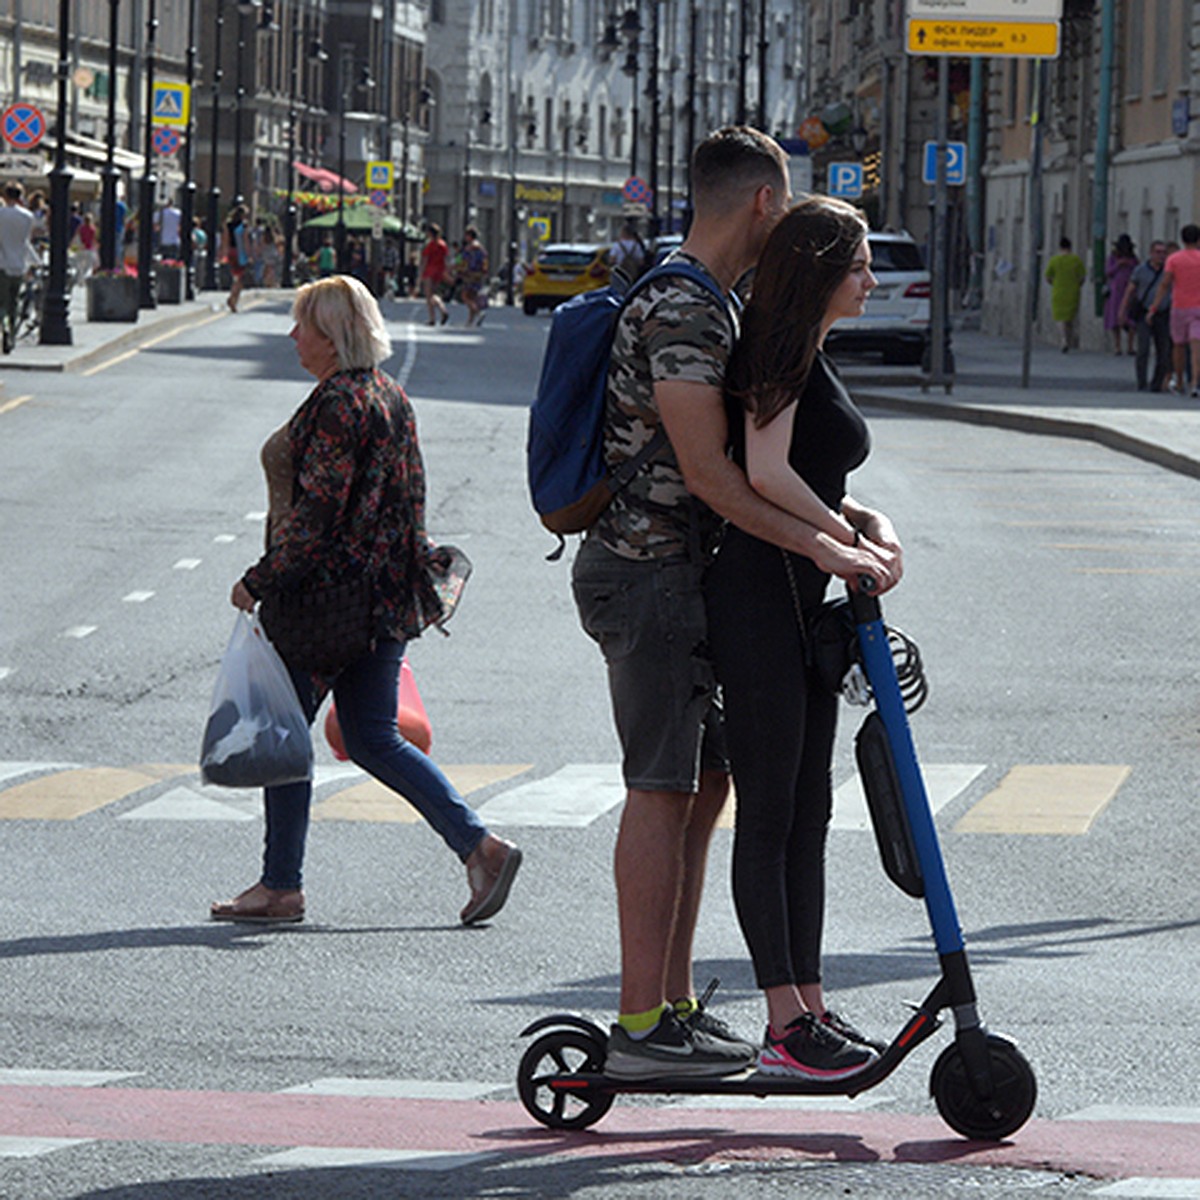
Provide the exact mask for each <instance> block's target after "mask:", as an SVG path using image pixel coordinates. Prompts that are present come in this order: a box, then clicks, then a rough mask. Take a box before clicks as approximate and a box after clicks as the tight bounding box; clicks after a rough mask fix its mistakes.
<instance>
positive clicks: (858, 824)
mask: <svg viewBox="0 0 1200 1200" xmlns="http://www.w3.org/2000/svg"><path fill="white" fill-rule="evenodd" d="M986 769H987V767H986V766H983V765H980V764H978V763H930V764H927V765H923V766H922V768H921V777H922V778H923V779H924V781H925V791H926V794H927V795H928V797H929V808H930V810H931V811H932V812H935V813H936V812H939V811H940V810H941V809H943V808H945V807H946V805H947V804H949V803H950V801H951V800H953V799H954V798H955V797H956V796H958V795H959V794H960V793H961V792H964V791H965V790H966V789H967V788H968V787H970V786H971V784H972V783H974V781H975V780H976V779H978V778H979V776H980V775H982V774H983V772H984V771H985V770H986ZM830 828H832V829H854V830H870V829H871V828H873V826H872V825H871V813H870V810H869V809H868V808H867V795H866V792H864V791H863V785H862V780H861V779H860V778H859V776H858V775H857V774H855V775H852V776H851V777H850V778H849V779H847V780H846V781H845V783H843V784H842V785H841V786H840V787H839V788H837V790H836V791H835V792H834V793H833V821H832V823H831V825H830Z"/></svg>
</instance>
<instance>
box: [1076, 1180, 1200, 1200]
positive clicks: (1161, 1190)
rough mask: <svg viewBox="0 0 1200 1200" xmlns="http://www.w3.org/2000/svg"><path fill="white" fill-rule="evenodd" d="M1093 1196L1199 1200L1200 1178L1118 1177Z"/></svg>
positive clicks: (1131, 1198) (1130, 1199)
mask: <svg viewBox="0 0 1200 1200" xmlns="http://www.w3.org/2000/svg"><path fill="white" fill-rule="evenodd" d="M1089 1194H1090V1195H1092V1196H1126V1197H1129V1200H1197V1197H1200V1179H1158V1178H1146V1177H1142V1176H1137V1177H1134V1178H1132V1179H1118V1180H1117V1182H1116V1183H1110V1184H1107V1185H1105V1186H1104V1187H1101V1188H1097V1189H1096V1190H1095V1191H1094V1192H1091V1193H1089Z"/></svg>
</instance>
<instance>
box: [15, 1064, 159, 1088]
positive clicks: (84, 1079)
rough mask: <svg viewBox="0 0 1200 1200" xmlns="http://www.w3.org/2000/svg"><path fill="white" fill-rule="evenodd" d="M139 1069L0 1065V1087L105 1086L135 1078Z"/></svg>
mask: <svg viewBox="0 0 1200 1200" xmlns="http://www.w3.org/2000/svg"><path fill="white" fill-rule="evenodd" d="M140 1074H141V1072H140V1071H43V1070H38V1069H36V1068H26V1067H0V1087H107V1086H108V1084H110V1083H119V1082H120V1081H121V1080H122V1079H136V1078H137V1077H138V1076H139V1075H140Z"/></svg>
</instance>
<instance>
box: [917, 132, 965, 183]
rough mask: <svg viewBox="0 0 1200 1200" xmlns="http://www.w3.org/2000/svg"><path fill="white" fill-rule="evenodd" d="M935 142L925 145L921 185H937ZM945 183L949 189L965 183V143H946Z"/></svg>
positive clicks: (936, 145)
mask: <svg viewBox="0 0 1200 1200" xmlns="http://www.w3.org/2000/svg"><path fill="white" fill-rule="evenodd" d="M937 149H938V144H937V142H926V143H925V162H924V170H923V171H922V172H921V182H922V183H930V184H935V183H937ZM946 182H947V183H948V184H949V185H950V186H951V187H961V186H962V185H963V184H964V183H966V182H967V143H966V142H947V143H946Z"/></svg>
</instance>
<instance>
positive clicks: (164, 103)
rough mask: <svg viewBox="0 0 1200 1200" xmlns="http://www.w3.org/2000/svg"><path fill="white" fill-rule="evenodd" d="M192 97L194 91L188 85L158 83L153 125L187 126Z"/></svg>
mask: <svg viewBox="0 0 1200 1200" xmlns="http://www.w3.org/2000/svg"><path fill="white" fill-rule="evenodd" d="M191 95H192V89H191V88H190V87H188V85H187V84H186V83H156V84H155V85H154V112H153V118H154V120H153V123H154V124H155V125H177V126H186V125H187V123H188V106H189V102H190V100H191Z"/></svg>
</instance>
